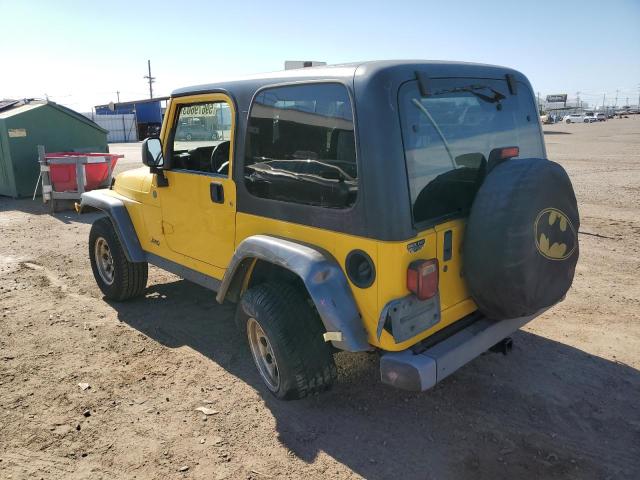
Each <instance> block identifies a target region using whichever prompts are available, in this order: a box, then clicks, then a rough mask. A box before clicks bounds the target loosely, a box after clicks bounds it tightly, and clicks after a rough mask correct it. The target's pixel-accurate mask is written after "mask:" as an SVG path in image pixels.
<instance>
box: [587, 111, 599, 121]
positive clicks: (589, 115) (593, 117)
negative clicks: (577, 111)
mask: <svg viewBox="0 0 640 480" xmlns="http://www.w3.org/2000/svg"><path fill="white" fill-rule="evenodd" d="M597 121H598V117H596V114H595V113H594V112H585V113H584V123H595V122H597Z"/></svg>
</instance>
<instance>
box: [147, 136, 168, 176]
mask: <svg viewBox="0 0 640 480" xmlns="http://www.w3.org/2000/svg"><path fill="white" fill-rule="evenodd" d="M142 163H144V164H145V165H146V166H147V167H150V168H151V169H157V168H161V167H162V166H163V165H164V157H163V156H162V142H161V141H160V139H159V138H157V137H149V138H145V139H144V141H143V142H142Z"/></svg>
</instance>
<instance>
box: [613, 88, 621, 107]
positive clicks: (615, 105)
mask: <svg viewBox="0 0 640 480" xmlns="http://www.w3.org/2000/svg"><path fill="white" fill-rule="evenodd" d="M619 91H620V90H617V89H616V103H614V104H613V108H614V109H615V108H618V92H619Z"/></svg>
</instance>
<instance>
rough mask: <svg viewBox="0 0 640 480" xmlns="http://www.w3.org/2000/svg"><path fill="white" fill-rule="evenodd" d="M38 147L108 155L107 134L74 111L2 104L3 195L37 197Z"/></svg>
mask: <svg viewBox="0 0 640 480" xmlns="http://www.w3.org/2000/svg"><path fill="white" fill-rule="evenodd" d="M38 145H44V148H45V150H46V151H47V152H108V151H109V149H108V146H107V131H106V130H104V129H103V128H101V127H100V126H98V125H97V124H96V123H94V122H92V121H91V120H89V119H88V118H87V117H85V116H83V115H80V114H79V113H77V112H74V111H73V110H71V109H69V108H67V107H63V106H62V105H59V104H57V103H54V102H50V101H46V100H18V101H2V102H0V195H5V196H9V197H14V198H17V197H26V196H31V195H33V190H34V188H35V186H36V182H37V181H38V175H39V173H40V165H39V164H38V151H37V147H38Z"/></svg>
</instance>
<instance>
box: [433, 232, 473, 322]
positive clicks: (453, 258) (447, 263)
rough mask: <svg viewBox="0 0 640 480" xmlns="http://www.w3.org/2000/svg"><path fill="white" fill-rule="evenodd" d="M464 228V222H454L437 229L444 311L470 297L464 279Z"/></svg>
mask: <svg viewBox="0 0 640 480" xmlns="http://www.w3.org/2000/svg"><path fill="white" fill-rule="evenodd" d="M464 227H465V223H464V221H463V220H453V221H451V222H446V223H442V224H440V225H438V226H436V227H435V230H436V235H437V238H438V240H437V243H438V254H437V258H438V264H439V266H440V272H439V275H440V278H439V290H440V305H441V308H442V310H443V311H444V310H446V309H448V308H450V307H452V306H454V305H456V304H457V303H459V302H461V301H463V300H465V299H466V298H468V297H469V292H468V290H467V285H466V283H465V281H464V279H463V277H462V267H463V265H462V240H463V238H464Z"/></svg>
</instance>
